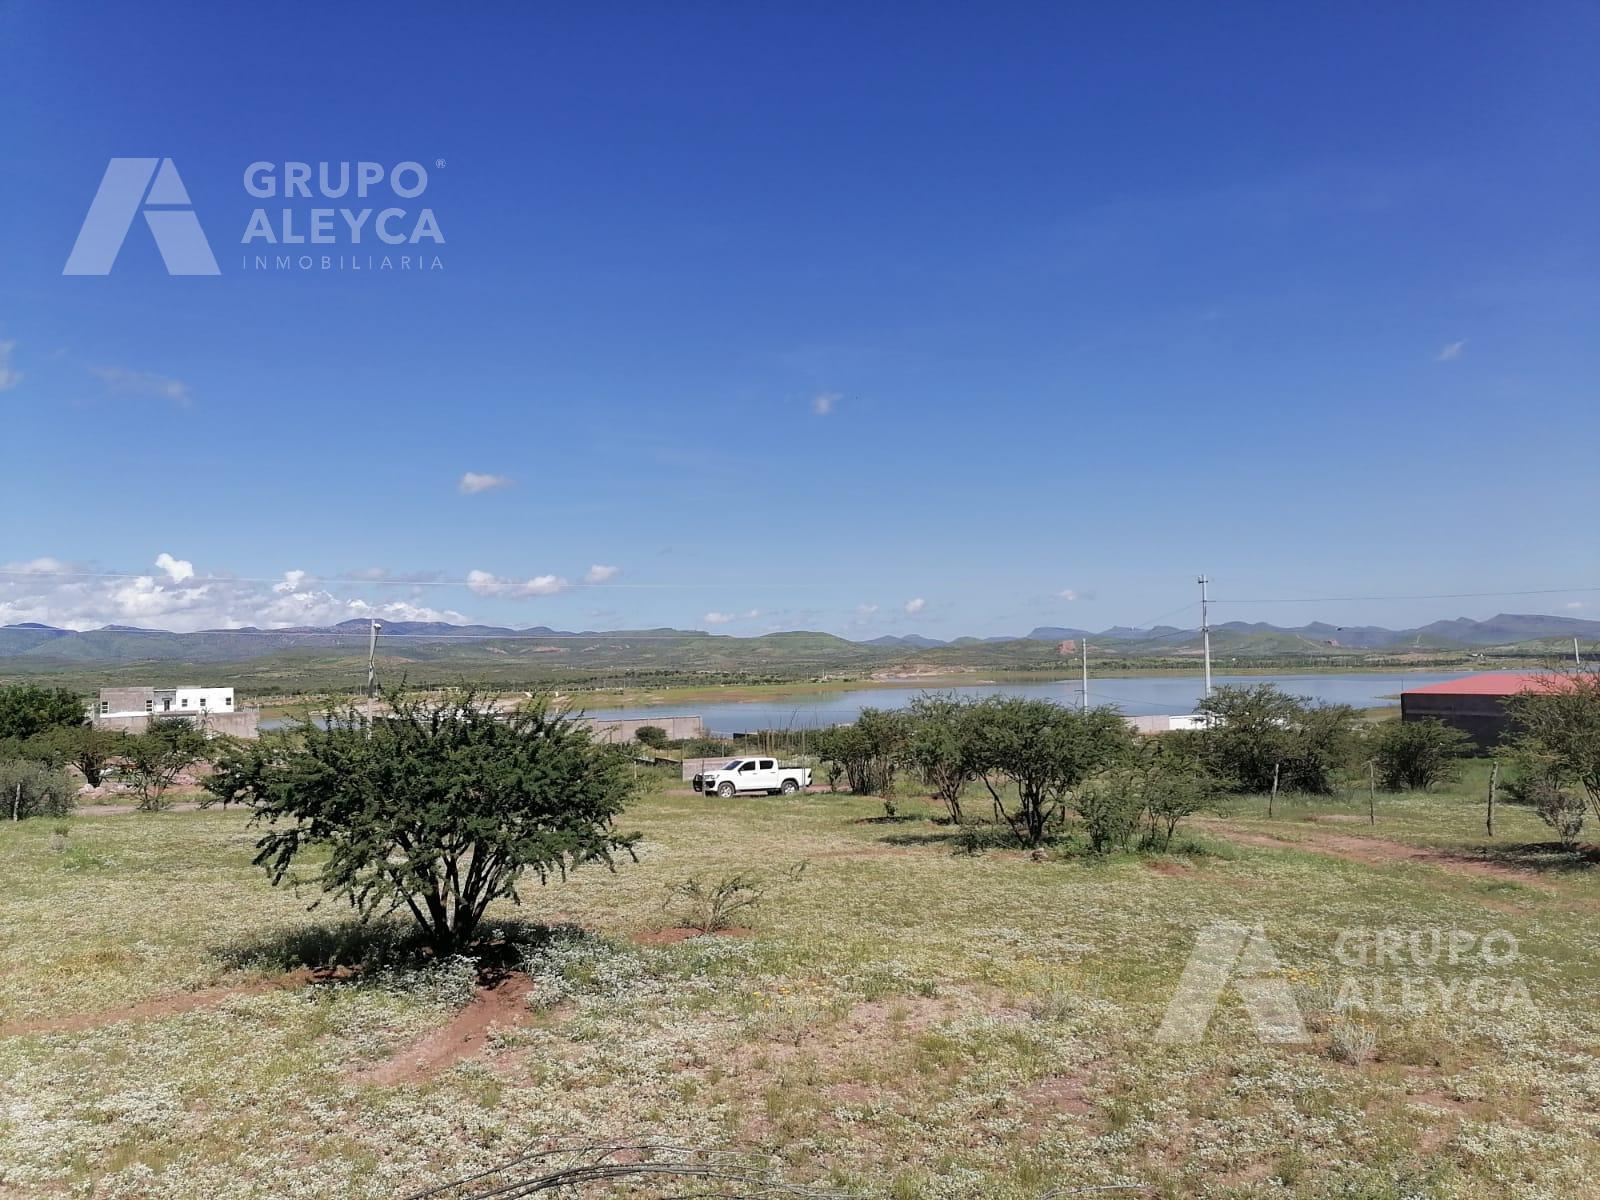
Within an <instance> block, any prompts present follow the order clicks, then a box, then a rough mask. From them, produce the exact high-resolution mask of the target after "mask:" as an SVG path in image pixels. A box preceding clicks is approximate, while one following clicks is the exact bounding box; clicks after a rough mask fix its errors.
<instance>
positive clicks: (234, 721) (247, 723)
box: [90, 708, 261, 738]
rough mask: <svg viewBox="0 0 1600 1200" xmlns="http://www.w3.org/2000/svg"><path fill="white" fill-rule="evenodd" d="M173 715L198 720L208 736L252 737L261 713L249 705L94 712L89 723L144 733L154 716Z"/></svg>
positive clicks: (103, 727) (257, 729) (254, 736)
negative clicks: (234, 709)
mask: <svg viewBox="0 0 1600 1200" xmlns="http://www.w3.org/2000/svg"><path fill="white" fill-rule="evenodd" d="M174 717H175V718H177V719H179V720H198V721H199V723H200V726H201V728H203V729H204V730H205V731H206V734H207V736H209V737H218V736H220V735H222V734H226V735H228V736H229V737H237V738H256V737H260V736H261V731H260V728H259V725H260V722H261V713H260V712H259V711H258V710H256V709H253V708H247V709H245V710H244V711H242V712H218V713H213V712H206V713H204V714H201V713H199V712H196V711H193V710H190V711H188V712H170V713H162V712H157V713H153V714H152V713H124V714H121V715H117V716H108V717H102V716H99V715H98V714H95V715H93V716H91V717H90V724H92V725H93V726H94V727H95V728H96V729H111V730H117V731H120V732H122V733H144V732H145V731H146V730H147V729H149V728H150V722H151V721H152V720H154V719H157V718H167V719H171V718H174Z"/></svg>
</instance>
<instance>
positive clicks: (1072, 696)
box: [585, 671, 1468, 734]
mask: <svg viewBox="0 0 1600 1200" xmlns="http://www.w3.org/2000/svg"><path fill="white" fill-rule="evenodd" d="M1465 674H1468V672H1463V671H1453V672H1447V673H1443V674H1440V673H1436V672H1435V673H1429V672H1422V671H1397V672H1392V673H1387V672H1386V673H1370V674H1352V675H1216V676H1213V677H1212V682H1213V683H1214V684H1217V685H1222V684H1231V685H1237V686H1242V687H1249V686H1250V685H1252V684H1257V683H1275V684H1277V685H1278V686H1279V687H1280V688H1282V689H1283V690H1284V691H1286V692H1288V693H1290V694H1291V695H1295V696H1309V697H1311V699H1313V700H1321V701H1324V702H1326V703H1329V704H1353V705H1355V706H1356V707H1357V708H1373V707H1376V706H1378V705H1383V704H1398V703H1399V702H1400V701H1399V698H1398V693H1399V692H1401V691H1402V690H1405V689H1409V688H1416V687H1422V686H1423V685H1424V684H1429V683H1442V682H1444V681H1445V680H1448V679H1460V678H1461V677H1462V676H1463V675H1465ZM924 690H930V689H924V688H920V687H915V686H910V687H907V686H885V687H873V688H857V689H854V690H852V691H845V692H839V691H818V692H810V693H800V694H796V695H793V696H790V697H787V698H786V699H783V700H745V701H731V702H727V701H725V702H719V703H709V704H708V703H699V704H695V703H683V702H678V703H672V704H665V705H642V706H635V707H632V708H590V709H586V710H585V711H586V712H587V713H588V714H589V715H590V716H594V717H650V716H656V715H662V716H665V715H667V714H672V715H674V716H699V717H700V718H702V719H703V720H704V721H705V724H706V729H707V730H709V731H711V732H713V733H721V734H729V733H748V732H750V731H751V730H754V729H811V728H816V727H818V726H822V725H838V724H843V723H845V722H848V721H854V720H855V719H856V716H857V715H858V714H859V713H860V712H861V710H862V709H863V708H903V707H904V706H905V705H907V704H910V703H911V701H912V700H913V699H915V698H916V697H917V696H919V695H920V694H921V693H922V692H923V691H924ZM931 690H934V691H939V692H954V693H956V694H957V695H958V696H993V695H1007V696H1034V697H1044V698H1046V699H1049V700H1055V701H1057V702H1058V703H1061V704H1071V705H1076V704H1077V703H1078V702H1079V697H1080V696H1081V695H1082V684H1081V683H1080V682H1079V681H1078V680H1076V679H1065V680H1056V681H1053V682H1050V683H1001V684H994V683H988V684H967V685H964V686H961V687H942V688H934V689H931ZM1204 693H1205V684H1204V681H1203V680H1202V679H1201V677H1200V676H1198V675H1122V676H1116V677H1114V678H1107V679H1095V678H1092V677H1091V678H1090V680H1089V702H1090V703H1091V704H1114V705H1116V706H1117V707H1118V708H1120V709H1121V710H1122V711H1123V712H1125V713H1128V714H1129V715H1130V716H1132V715H1138V714H1141V713H1148V714H1156V713H1188V712H1193V711H1194V706H1195V705H1196V704H1197V703H1199V701H1200V697H1201V696H1202V695H1203V694H1204Z"/></svg>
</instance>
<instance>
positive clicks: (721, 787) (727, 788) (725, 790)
mask: <svg viewBox="0 0 1600 1200" xmlns="http://www.w3.org/2000/svg"><path fill="white" fill-rule="evenodd" d="M733 793H734V786H733V784H731V783H719V784H717V795H719V796H721V797H722V798H723V799H724V800H731V799H732V798H733Z"/></svg>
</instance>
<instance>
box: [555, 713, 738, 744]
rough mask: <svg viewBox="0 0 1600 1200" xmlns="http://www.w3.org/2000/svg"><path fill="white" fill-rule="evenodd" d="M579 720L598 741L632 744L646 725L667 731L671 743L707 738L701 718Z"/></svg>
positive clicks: (594, 718)
mask: <svg viewBox="0 0 1600 1200" xmlns="http://www.w3.org/2000/svg"><path fill="white" fill-rule="evenodd" d="M577 719H578V720H580V721H582V722H583V724H585V725H587V726H588V727H589V728H590V729H591V730H593V731H594V736H595V740H596V741H600V742H631V741H633V740H634V735H635V734H636V733H638V732H639V730H640V729H641V728H642V727H643V726H645V725H654V726H655V727H656V728H657V729H665V730H666V731H667V738H668V740H669V741H674V742H680V741H683V740H684V739H686V738H698V737H705V735H706V726H705V722H704V721H702V720H701V719H700V718H699V717H637V718H635V717H629V718H625V719H621V720H606V719H604V718H601V717H579V718H577Z"/></svg>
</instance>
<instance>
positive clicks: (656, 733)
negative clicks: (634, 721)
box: [633, 725, 667, 750]
mask: <svg viewBox="0 0 1600 1200" xmlns="http://www.w3.org/2000/svg"><path fill="white" fill-rule="evenodd" d="M633 740H634V741H636V742H638V743H639V744H640V745H641V746H648V747H650V749H652V750H662V749H665V748H666V745H667V731H666V730H665V729H663V728H661V726H659V725H641V726H639V728H637V729H635V730H634V731H633Z"/></svg>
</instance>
